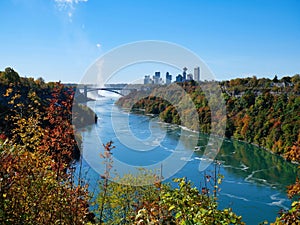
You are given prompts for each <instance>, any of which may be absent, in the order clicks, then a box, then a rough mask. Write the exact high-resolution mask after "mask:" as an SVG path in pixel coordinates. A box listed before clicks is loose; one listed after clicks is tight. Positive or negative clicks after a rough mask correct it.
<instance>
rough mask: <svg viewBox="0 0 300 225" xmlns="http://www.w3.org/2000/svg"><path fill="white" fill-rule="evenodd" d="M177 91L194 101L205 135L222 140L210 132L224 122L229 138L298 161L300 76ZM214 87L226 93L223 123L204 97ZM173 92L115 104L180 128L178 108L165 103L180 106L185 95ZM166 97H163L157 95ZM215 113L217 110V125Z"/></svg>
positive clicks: (189, 84) (192, 123)
mask: <svg viewBox="0 0 300 225" xmlns="http://www.w3.org/2000/svg"><path fill="white" fill-rule="evenodd" d="M177 85H179V86H180V87H181V88H182V89H184V91H185V92H186V93H188V94H189V97H190V98H191V99H192V101H193V103H194V105H195V107H196V109H197V112H198V115H199V130H200V131H201V132H204V133H210V132H214V133H217V134H218V130H215V129H214V130H213V131H212V130H211V129H212V126H213V125H214V124H212V123H213V122H214V121H219V122H224V119H225V120H226V130H225V136H226V137H227V138H231V137H233V138H235V139H238V140H243V141H246V142H249V143H252V144H255V145H258V146H260V147H263V148H266V149H268V150H270V151H272V152H274V153H276V154H281V155H283V156H284V157H285V158H287V159H288V160H292V161H296V156H297V155H299V154H300V147H299V146H300V132H299V131H300V115H299V112H300V92H299V90H300V75H295V76H293V77H284V78H282V79H280V80H278V78H277V77H276V76H275V78H274V79H273V80H270V79H266V78H262V79H257V78H256V77H252V78H244V79H242V78H237V79H233V80H230V81H222V82H202V83H200V85H199V84H196V83H195V82H194V81H192V82H185V83H177ZM216 85H217V86H218V88H219V89H220V90H222V94H221V97H222V98H223V99H224V101H225V106H226V118H224V117H222V114H224V113H223V111H222V108H221V107H219V108H218V107H215V106H216V105H217V104H218V102H221V101H218V100H217V99H213V98H212V97H211V96H210V99H209V101H210V102H209V101H208V99H207V97H206V94H205V92H204V91H203V89H205V90H210V91H211V92H214V89H215V88H216ZM172 89H174V88H172V87H168V86H163V87H157V88H155V89H153V90H152V91H148V92H145V91H139V92H135V93H131V94H129V95H127V96H125V97H122V98H120V99H119V100H118V102H117V104H118V105H120V106H122V107H125V108H128V107H129V108H132V109H133V110H135V109H144V110H145V112H146V113H151V114H159V117H160V119H161V120H162V121H164V122H167V123H175V124H181V125H182V123H181V118H180V115H179V113H178V112H177V110H178V105H177V106H176V105H174V104H171V103H170V101H169V100H168V101H166V100H165V99H166V98H165V96H172V98H173V99H174V100H172V101H173V102H177V103H180V104H181V102H182V100H181V99H182V98H183V94H182V93H181V94H176V91H175V92H174V91H173V90H172ZM163 92H164V94H163V95H162V94H161V95H160V94H158V93H163ZM170 93H171V94H170ZM210 94H211V93H210ZM141 96H145V97H141ZM167 99H170V98H169V97H167ZM211 107H213V108H214V112H213V113H214V117H215V118H214V121H212V116H211V115H212V110H211ZM180 113H181V114H182V115H188V114H189V113H190V110H189V109H188V108H185V109H183V110H181V112H180ZM185 121H187V119H185ZM197 125H198V124H197ZM185 126H187V127H188V128H190V129H194V128H195V127H196V125H195V121H190V122H186V123H185Z"/></svg>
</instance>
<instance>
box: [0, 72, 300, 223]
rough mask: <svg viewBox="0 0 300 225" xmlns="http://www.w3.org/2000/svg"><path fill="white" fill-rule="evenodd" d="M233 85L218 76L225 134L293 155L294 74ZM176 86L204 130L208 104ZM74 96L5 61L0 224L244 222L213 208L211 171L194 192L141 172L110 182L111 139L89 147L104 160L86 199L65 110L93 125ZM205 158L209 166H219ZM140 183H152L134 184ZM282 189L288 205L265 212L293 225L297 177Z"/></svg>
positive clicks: (0, 86)
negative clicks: (191, 103)
mask: <svg viewBox="0 0 300 225" xmlns="http://www.w3.org/2000/svg"><path fill="white" fill-rule="evenodd" d="M250 80H251V82H252V79H249V82H250ZM275 81H276V80H275ZM275 81H274V82H275ZM243 82H246V79H245V80H244V79H240V80H235V81H232V82H231V81H229V82H223V83H221V87H222V90H223V94H224V99H225V100H226V109H227V114H226V116H227V128H226V136H227V137H230V136H232V137H234V138H237V139H241V140H245V141H247V142H251V143H254V144H258V145H260V146H263V147H265V148H267V149H269V150H271V151H274V152H276V153H278V154H282V155H283V156H284V157H286V158H287V159H288V160H291V161H296V162H299V161H300V154H299V139H300V136H299V104H300V99H299V93H298V92H297V91H298V90H299V83H300V79H299V75H297V76H294V77H292V78H290V80H289V79H287V81H286V82H288V83H291V84H292V85H288V86H286V87H277V86H276V85H275V86H272V87H271V86H270V90H266V88H267V87H265V86H264V87H261V86H260V85H259V84H260V83H261V82H260V79H256V82H257V85H256V86H255V87H254V86H253V87H252V86H248V88H246V89H245V87H247V85H246V83H243ZM249 82H247V84H248V83H249ZM280 82H281V81H280V80H279V81H278V83H280ZM262 84H263V85H265V82H262ZM180 85H182V87H183V88H184V89H185V90H186V91H187V92H188V93H190V94H191V96H193V97H192V98H193V101H194V102H195V104H196V106H197V110H198V113H199V118H200V119H201V122H202V123H201V124H200V125H199V127H200V128H201V130H202V131H203V132H206V133H209V132H210V125H209V122H210V116H209V111H210V108H209V107H208V105H207V102H206V101H205V96H203V93H202V91H201V88H200V87H199V86H197V85H196V84H195V83H193V82H191V83H182V84H180ZM208 85H209V84H208ZM249 85H250V84H249ZM297 85H298V86H297ZM153 91H155V90H153ZM257 91H261V92H262V94H258V92H257ZM75 94H76V90H75V88H74V87H66V86H64V85H63V84H61V83H60V82H49V83H46V82H45V81H44V80H43V79H42V78H39V79H36V80H35V79H33V78H24V77H21V76H19V74H18V73H17V72H16V71H14V70H13V69H12V68H6V69H5V71H1V72H0V118H1V120H0V162H1V166H0V224H90V225H91V224H139V225H142V224H186V225H190V224H244V223H243V222H242V217H241V216H239V215H236V214H235V213H234V212H232V210H231V209H230V208H225V209H219V208H218V199H217V198H218V194H217V192H218V186H219V185H220V184H221V183H222V179H223V177H222V175H221V174H219V173H218V172H216V173H215V174H216V175H213V174H211V175H210V174H207V175H206V177H205V179H206V180H210V181H211V183H212V184H213V185H212V186H205V187H203V188H202V189H200V190H198V189H197V188H196V187H195V186H194V185H193V184H192V183H191V182H190V181H188V180H186V179H185V178H177V179H175V180H174V183H175V186H171V185H170V184H169V183H164V182H161V177H160V176H158V175H157V174H155V173H154V172H153V171H145V170H141V172H140V174H139V175H138V176H135V177H134V176H132V175H130V174H128V175H125V176H124V177H121V178H119V180H122V181H123V182H122V184H120V183H117V182H114V181H113V180H111V179H110V176H111V173H112V171H113V159H112V154H113V151H116V150H117V149H118V146H114V145H113V143H112V142H108V143H104V144H103V146H99V148H102V149H103V154H101V155H100V156H99V162H101V161H102V162H103V163H104V165H105V172H104V174H101V175H100V176H99V182H98V183H99V190H100V192H99V194H98V195H97V196H93V195H92V193H91V192H90V191H89V189H88V182H87V181H86V180H85V179H84V176H83V175H82V174H81V171H80V168H79V171H78V168H76V167H75V163H76V162H77V161H78V160H79V158H80V143H78V142H77V141H76V140H80V133H76V132H74V130H75V129H74V123H72V122H73V121H72V107H78V108H79V109H81V110H82V112H84V114H85V115H87V116H86V117H84V118H80V117H79V116H78V118H76V115H75V119H76V122H75V124H76V126H84V124H93V123H94V122H95V114H94V113H93V112H92V111H91V110H90V109H88V108H87V107H85V106H84V105H81V104H79V103H76V102H75V103H74V102H73V101H74V96H75ZM134 94H135V95H134ZM134 94H132V95H129V96H127V97H125V98H121V99H120V100H119V104H120V105H122V106H124V107H126V104H129V101H134V96H137V95H136V94H137V93H134ZM238 95H241V97H239V96H238ZM173 96H174V97H178V96H176V95H175V94H174V95H173ZM132 99H133V100H132ZM135 108H145V109H146V112H149V113H155V114H159V115H160V118H161V119H162V120H163V121H166V122H173V123H178V124H179V123H180V118H178V114H177V113H176V110H175V109H174V108H173V106H172V105H170V104H169V103H168V102H165V101H164V100H163V99H159V98H155V97H149V98H145V99H142V100H140V101H139V102H135ZM76 112H78V110H76ZM73 116H74V115H73ZM86 118H88V120H87V121H84V120H86ZM73 120H74V118H73ZM192 125H193V124H190V126H191V128H192ZM75 136H79V137H77V138H75ZM272 141H273V142H272ZM272 143H273V144H272ZM214 165H215V171H218V168H219V166H220V165H219V163H218V162H215V163H214ZM149 181H151V183H152V185H145V186H143V185H141V184H143V182H144V183H149ZM129 184H130V185H129ZM134 184H139V185H136V186H135V185H134ZM287 193H288V196H289V197H290V198H293V203H292V205H291V208H290V209H289V210H286V211H283V212H281V214H280V215H279V216H278V218H274V221H275V222H274V224H293V223H294V224H297V223H299V215H300V201H299V198H298V197H299V194H300V182H299V179H298V180H297V181H296V183H295V184H294V185H291V186H289V187H288V190H287Z"/></svg>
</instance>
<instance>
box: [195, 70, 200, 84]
mask: <svg viewBox="0 0 300 225" xmlns="http://www.w3.org/2000/svg"><path fill="white" fill-rule="evenodd" d="M194 80H195V81H197V82H199V81H200V67H199V66H198V67H196V68H194Z"/></svg>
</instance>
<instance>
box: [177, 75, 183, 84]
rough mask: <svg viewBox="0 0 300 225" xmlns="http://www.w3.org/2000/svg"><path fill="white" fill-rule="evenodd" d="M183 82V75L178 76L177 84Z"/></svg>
mask: <svg viewBox="0 0 300 225" xmlns="http://www.w3.org/2000/svg"><path fill="white" fill-rule="evenodd" d="M182 81H183V76H182V75H181V74H178V75H177V76H176V82H182Z"/></svg>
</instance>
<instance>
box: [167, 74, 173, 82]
mask: <svg viewBox="0 0 300 225" xmlns="http://www.w3.org/2000/svg"><path fill="white" fill-rule="evenodd" d="M171 82H172V75H171V74H169V72H167V73H166V84H171Z"/></svg>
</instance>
